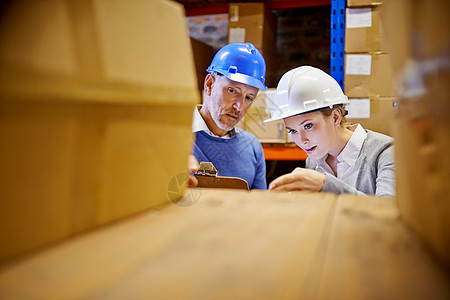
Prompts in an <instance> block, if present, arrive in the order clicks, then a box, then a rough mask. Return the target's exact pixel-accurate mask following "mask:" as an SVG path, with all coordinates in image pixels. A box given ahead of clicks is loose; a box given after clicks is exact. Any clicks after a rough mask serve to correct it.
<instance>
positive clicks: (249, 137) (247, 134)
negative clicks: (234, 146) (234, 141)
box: [236, 128, 259, 143]
mask: <svg viewBox="0 0 450 300" xmlns="http://www.w3.org/2000/svg"><path fill="white" fill-rule="evenodd" d="M236 136H239V137H240V138H241V139H245V140H249V141H252V142H257V143H259V140H258V138H257V137H256V136H254V135H253V134H251V133H250V132H248V131H246V130H244V129H242V128H238V129H237V132H236Z"/></svg>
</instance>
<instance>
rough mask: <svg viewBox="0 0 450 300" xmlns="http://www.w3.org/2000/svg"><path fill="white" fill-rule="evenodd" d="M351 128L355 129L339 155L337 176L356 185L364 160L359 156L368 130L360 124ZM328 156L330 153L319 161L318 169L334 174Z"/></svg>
mask: <svg viewBox="0 0 450 300" xmlns="http://www.w3.org/2000/svg"><path fill="white" fill-rule="evenodd" d="M355 127H356V128H355ZM349 129H350V130H352V129H353V134H352V136H351V137H350V139H349V141H348V142H347V144H346V145H345V147H344V149H342V151H341V153H340V154H339V155H338V157H337V159H338V164H337V176H336V177H337V178H339V179H341V180H342V181H344V182H345V183H347V184H349V185H351V186H356V177H357V176H358V171H359V169H360V165H361V162H362V160H361V159H359V158H360V155H361V149H362V146H363V144H364V141H365V139H366V137H367V132H366V131H365V130H364V128H363V127H362V126H361V125H360V124H356V125H352V126H350V127H349ZM327 157H328V155H325V156H324V157H323V158H321V159H319V160H318V161H317V163H318V166H317V168H316V170H317V171H319V172H322V173H323V172H326V173H330V174H334V172H333V170H332V169H331V167H330V166H329V165H328V164H327V162H326V159H327Z"/></svg>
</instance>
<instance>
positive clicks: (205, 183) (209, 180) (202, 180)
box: [194, 161, 249, 191]
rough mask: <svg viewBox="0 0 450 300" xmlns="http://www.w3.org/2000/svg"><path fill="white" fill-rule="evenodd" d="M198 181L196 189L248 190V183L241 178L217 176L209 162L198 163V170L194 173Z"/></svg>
mask: <svg viewBox="0 0 450 300" xmlns="http://www.w3.org/2000/svg"><path fill="white" fill-rule="evenodd" d="M194 176H195V178H197V180H198V185H197V188H222V189H240V190H247V191H248V190H249V188H248V183H247V181H245V180H244V179H242V178H238V177H227V176H217V170H216V168H215V167H214V165H213V164H212V163H211V162H204V161H201V162H200V168H199V170H198V171H197V172H195V173H194Z"/></svg>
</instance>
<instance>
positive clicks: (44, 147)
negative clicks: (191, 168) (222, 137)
mask: <svg viewBox="0 0 450 300" xmlns="http://www.w3.org/2000/svg"><path fill="white" fill-rule="evenodd" d="M4 9H5V11H2V22H1V26H0V98H1V102H0V140H1V141H2V142H1V143H2V146H1V147H0V165H1V166H2V167H1V172H0V182H1V188H0V244H1V245H2V247H0V263H4V262H5V261H8V260H9V259H11V258H14V257H17V256H18V255H20V254H23V253H28V252H29V251H32V250H36V249H38V248H40V247H42V246H45V245H48V244H49V243H52V242H54V241H56V240H60V239H62V238H65V237H68V236H70V235H73V234H75V233H79V232H82V231H85V230H88V229H92V228H94V227H96V226H99V225H101V224H105V223H107V222H111V221H114V220H117V219H119V218H123V217H126V216H129V215H131V214H136V213H139V212H142V211H143V210H146V209H148V208H150V207H153V206H155V205H160V204H162V203H165V202H168V201H169V200H170V198H169V197H168V194H169V192H172V195H178V196H181V195H182V193H183V189H184V185H183V181H180V185H179V186H175V187H174V189H173V190H171V191H169V183H170V182H171V180H172V179H174V178H176V177H177V175H179V174H186V168H187V157H188V154H189V153H190V150H191V144H192V140H191V138H192V133H191V122H192V108H193V106H194V104H196V103H198V102H199V93H198V90H197V88H196V82H195V72H194V64H193V60H192V52H191V51H190V46H189V40H188V37H187V35H186V25H185V20H184V10H183V8H182V6H181V5H179V4H175V3H171V2H167V1H164V0H157V1H150V2H148V1H147V2H140V1H128V2H126V3H125V2H113V1H101V0H96V1H94V0H92V1H69V2H62V1H56V0H54V1H43V2H42V1H38V2H28V1H14V3H10V4H8V5H7V6H5V8H4ZM143 14H145V17H144V16H143ZM166 15H170V16H171V17H170V18H166V17H165V16H166ZM162 27H164V28H165V30H164V31H161V30H160V28H162ZM155 45H158V46H157V47H155ZM174 57H176V58H177V59H174ZM169 137H170V138H169ZM174 149H176V150H175V151H174Z"/></svg>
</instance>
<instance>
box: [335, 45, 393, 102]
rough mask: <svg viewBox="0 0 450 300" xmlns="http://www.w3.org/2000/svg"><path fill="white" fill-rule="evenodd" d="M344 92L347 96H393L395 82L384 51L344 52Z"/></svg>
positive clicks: (387, 56) (389, 62) (388, 59)
mask: <svg viewBox="0 0 450 300" xmlns="http://www.w3.org/2000/svg"><path fill="white" fill-rule="evenodd" d="M344 82H345V83H344V93H345V94H346V95H347V96H348V97H349V98H366V97H369V96H375V97H395V96H396V84H395V81H394V77H393V74H392V68H391V61H390V58H389V55H388V54H386V53H367V54H346V55H345V74H344Z"/></svg>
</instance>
